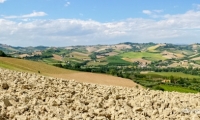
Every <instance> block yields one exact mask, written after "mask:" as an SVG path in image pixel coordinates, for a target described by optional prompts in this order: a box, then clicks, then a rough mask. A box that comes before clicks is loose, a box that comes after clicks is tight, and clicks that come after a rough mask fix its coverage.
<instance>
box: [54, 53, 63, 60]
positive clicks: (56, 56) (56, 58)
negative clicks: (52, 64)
mask: <svg viewBox="0 0 200 120" xmlns="http://www.w3.org/2000/svg"><path fill="white" fill-rule="evenodd" d="M53 59H54V60H58V61H62V59H63V58H62V57H61V56H60V55H56V54H53Z"/></svg>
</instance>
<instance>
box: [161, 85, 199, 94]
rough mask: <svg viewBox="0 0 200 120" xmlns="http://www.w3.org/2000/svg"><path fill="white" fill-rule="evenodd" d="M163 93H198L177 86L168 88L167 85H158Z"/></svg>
mask: <svg viewBox="0 0 200 120" xmlns="http://www.w3.org/2000/svg"><path fill="white" fill-rule="evenodd" d="M160 87H162V88H163V89H164V90H165V91H170V92H171V91H176V92H182V93H198V91H195V90H190V89H188V88H184V87H178V86H169V85H160Z"/></svg>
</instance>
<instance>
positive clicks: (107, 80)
mask: <svg viewBox="0 0 200 120" xmlns="http://www.w3.org/2000/svg"><path fill="white" fill-rule="evenodd" d="M50 76H52V77H57V78H63V79H74V80H75V81H79V82H86V83H97V84H103V85H114V86H123V87H135V86H136V85H137V84H136V83H134V82H133V81H131V80H129V79H124V78H120V77H114V76H111V75H105V74H96V73H87V72H77V73H72V74H50Z"/></svg>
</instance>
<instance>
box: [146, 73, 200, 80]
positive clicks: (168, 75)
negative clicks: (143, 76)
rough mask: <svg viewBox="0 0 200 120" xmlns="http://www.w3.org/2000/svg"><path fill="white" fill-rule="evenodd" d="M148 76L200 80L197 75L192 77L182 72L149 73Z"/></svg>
mask: <svg viewBox="0 0 200 120" xmlns="http://www.w3.org/2000/svg"><path fill="white" fill-rule="evenodd" d="M147 74H148V75H160V76H166V77H170V76H171V75H172V76H174V77H182V78H190V79H192V78H200V76H197V75H190V74H185V73H181V72H149V73H147Z"/></svg>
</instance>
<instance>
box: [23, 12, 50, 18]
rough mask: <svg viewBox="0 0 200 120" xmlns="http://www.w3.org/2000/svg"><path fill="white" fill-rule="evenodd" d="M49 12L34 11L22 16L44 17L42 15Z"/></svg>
mask: <svg viewBox="0 0 200 120" xmlns="http://www.w3.org/2000/svg"><path fill="white" fill-rule="evenodd" d="M46 15H47V14H46V13H45V12H33V13H31V14H27V15H22V16H21V17H22V18H30V17H42V16H46Z"/></svg>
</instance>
